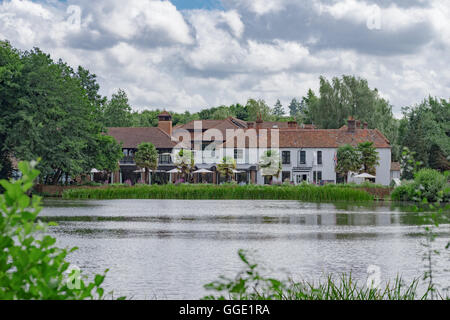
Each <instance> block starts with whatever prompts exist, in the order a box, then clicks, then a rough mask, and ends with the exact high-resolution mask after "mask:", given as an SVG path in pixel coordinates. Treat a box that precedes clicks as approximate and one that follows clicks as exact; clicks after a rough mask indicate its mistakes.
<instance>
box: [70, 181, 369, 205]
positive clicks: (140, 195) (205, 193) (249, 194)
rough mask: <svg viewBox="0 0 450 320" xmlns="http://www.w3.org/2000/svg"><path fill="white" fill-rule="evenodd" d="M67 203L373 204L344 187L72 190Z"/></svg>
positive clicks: (357, 190)
mask: <svg viewBox="0 0 450 320" xmlns="http://www.w3.org/2000/svg"><path fill="white" fill-rule="evenodd" d="M63 198H64V199H192V200H194V199H196V200H231V199H233V200H299V201H321V202H327V201H330V202H332V201H371V200H373V199H374V197H373V196H372V195H370V194H369V193H367V192H365V191H364V190H362V189H361V188H351V187H348V186H341V185H326V186H321V187H319V186H315V185H300V186H292V185H281V186H259V185H245V186H240V185H235V184H234V185H233V184H224V185H202V184H191V185H185V184H181V185H171V184H169V185H153V186H134V187H122V186H117V187H108V188H102V189H83V188H80V189H71V190H66V191H64V193H63Z"/></svg>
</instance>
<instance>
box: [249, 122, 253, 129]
mask: <svg viewBox="0 0 450 320" xmlns="http://www.w3.org/2000/svg"><path fill="white" fill-rule="evenodd" d="M254 127H255V123H254V122H247V128H249V129H253V128H254Z"/></svg>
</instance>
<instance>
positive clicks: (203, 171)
mask: <svg viewBox="0 0 450 320" xmlns="http://www.w3.org/2000/svg"><path fill="white" fill-rule="evenodd" d="M193 173H201V174H207V173H213V172H212V171H211V170H207V169H200V170H197V171H194V172H193Z"/></svg>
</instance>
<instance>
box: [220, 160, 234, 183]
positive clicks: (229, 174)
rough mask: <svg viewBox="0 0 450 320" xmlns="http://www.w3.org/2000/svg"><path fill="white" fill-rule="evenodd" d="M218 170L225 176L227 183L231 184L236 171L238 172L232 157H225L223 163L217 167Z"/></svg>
mask: <svg viewBox="0 0 450 320" xmlns="http://www.w3.org/2000/svg"><path fill="white" fill-rule="evenodd" d="M217 170H218V171H219V172H220V174H222V175H224V176H225V179H226V180H227V181H229V182H231V180H232V179H233V174H234V170H236V161H235V160H234V159H233V158H232V157H223V159H222V163H219V164H218V165H217Z"/></svg>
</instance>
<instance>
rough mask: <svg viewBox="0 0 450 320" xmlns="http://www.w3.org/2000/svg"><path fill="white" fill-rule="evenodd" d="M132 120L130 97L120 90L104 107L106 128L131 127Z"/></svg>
mask: <svg viewBox="0 0 450 320" xmlns="http://www.w3.org/2000/svg"><path fill="white" fill-rule="evenodd" d="M132 119H133V118H132V115H131V106H130V105H129V103H128V96H127V94H126V92H125V91H124V90H122V89H119V91H118V92H117V93H115V94H113V95H112V97H111V100H110V101H109V102H108V103H107V104H106V105H105V107H104V110H103V123H104V125H105V127H131V126H132V124H133V122H132Z"/></svg>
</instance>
